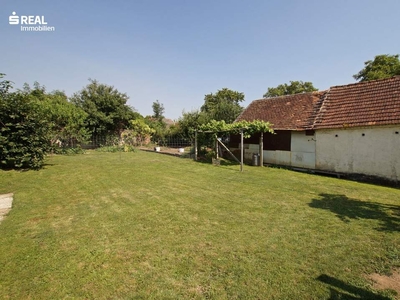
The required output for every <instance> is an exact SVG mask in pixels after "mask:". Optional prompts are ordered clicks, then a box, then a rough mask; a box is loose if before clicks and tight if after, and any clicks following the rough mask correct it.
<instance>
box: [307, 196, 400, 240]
mask: <svg viewBox="0 0 400 300" xmlns="http://www.w3.org/2000/svg"><path fill="white" fill-rule="evenodd" d="M319 196H320V198H319V199H312V201H311V203H310V204H309V205H310V207H314V208H320V209H325V210H330V211H331V212H333V213H335V214H336V216H337V217H338V218H339V219H341V220H342V221H343V222H346V223H349V222H350V221H351V220H359V219H370V220H378V221H379V227H378V228H376V229H377V230H380V231H389V232H395V231H400V206H398V205H390V204H380V203H375V202H368V201H361V200H358V199H352V198H348V197H347V196H345V195H336V194H320V195H319Z"/></svg>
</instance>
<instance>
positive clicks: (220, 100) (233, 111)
mask: <svg viewBox="0 0 400 300" xmlns="http://www.w3.org/2000/svg"><path fill="white" fill-rule="evenodd" d="M242 101H244V94H243V93H241V92H237V91H233V90H230V89H227V88H223V89H222V90H218V91H217V92H216V93H215V94H213V93H211V94H207V95H205V97H204V104H203V106H202V107H201V108H200V111H201V112H202V113H205V114H206V115H207V116H208V118H209V119H211V120H217V121H222V120H223V121H225V122H226V123H232V122H233V121H234V120H235V119H236V118H237V117H238V116H239V114H240V113H241V112H242V111H243V107H241V106H240V102H242Z"/></svg>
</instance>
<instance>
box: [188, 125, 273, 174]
mask: <svg viewBox="0 0 400 300" xmlns="http://www.w3.org/2000/svg"><path fill="white" fill-rule="evenodd" d="M198 132H202V133H213V134H214V136H215V140H216V155H217V159H218V144H221V146H223V147H224V148H225V149H226V150H227V151H228V153H229V154H230V155H231V156H232V157H233V158H234V159H235V160H236V161H237V162H239V163H240V171H243V160H244V147H243V138H248V137H250V136H252V135H253V134H255V133H261V137H260V148H261V151H260V161H261V164H260V166H262V162H263V160H264V157H263V150H262V149H263V140H264V132H269V133H273V132H274V131H273V129H272V128H271V124H270V123H269V122H264V121H260V120H254V121H252V122H249V121H239V122H235V123H232V124H226V123H225V121H215V120H212V121H211V122H209V123H207V124H203V125H201V126H200V127H199V129H197V130H196V131H195V146H194V148H195V154H194V159H195V160H197V154H198V153H197V133H198ZM221 132H230V133H233V134H239V133H240V161H239V160H238V159H237V158H236V156H235V155H234V154H233V153H232V152H231V151H230V150H229V149H228V147H227V146H226V145H225V144H224V143H222V141H221V140H219V139H218V137H217V133H221Z"/></svg>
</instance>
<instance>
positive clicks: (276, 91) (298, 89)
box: [263, 81, 318, 98]
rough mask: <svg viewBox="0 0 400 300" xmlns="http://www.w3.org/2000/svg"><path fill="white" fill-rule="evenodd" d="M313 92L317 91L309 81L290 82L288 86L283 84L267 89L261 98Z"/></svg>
mask: <svg viewBox="0 0 400 300" xmlns="http://www.w3.org/2000/svg"><path fill="white" fill-rule="evenodd" d="M314 91H318V89H317V88H315V87H314V86H313V84H312V83H311V82H309V81H306V82H303V81H290V84H287V83H284V84H280V85H278V86H277V87H273V88H268V92H266V93H265V94H264V95H263V97H264V98H270V97H278V96H284V95H292V94H300V93H308V92H314Z"/></svg>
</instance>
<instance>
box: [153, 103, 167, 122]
mask: <svg viewBox="0 0 400 300" xmlns="http://www.w3.org/2000/svg"><path fill="white" fill-rule="evenodd" d="M152 107H153V118H155V119H157V120H158V121H162V120H163V119H164V112H165V109H164V105H163V104H162V103H160V102H159V101H158V100H156V101H155V102H153V105H152Z"/></svg>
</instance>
